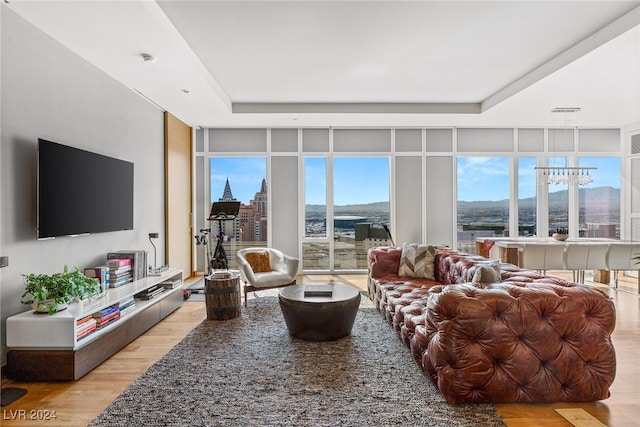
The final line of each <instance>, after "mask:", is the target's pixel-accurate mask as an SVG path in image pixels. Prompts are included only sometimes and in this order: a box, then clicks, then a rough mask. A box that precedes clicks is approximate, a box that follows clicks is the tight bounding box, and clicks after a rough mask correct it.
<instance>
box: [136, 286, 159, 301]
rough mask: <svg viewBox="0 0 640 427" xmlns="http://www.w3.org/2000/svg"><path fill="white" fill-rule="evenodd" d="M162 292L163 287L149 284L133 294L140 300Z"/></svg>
mask: <svg viewBox="0 0 640 427" xmlns="http://www.w3.org/2000/svg"><path fill="white" fill-rule="evenodd" d="M163 292H164V288H163V287H162V286H160V285H154V286H151V287H150V288H148V289H145V290H144V291H142V292H138V293H137V294H135V295H134V296H135V297H136V298H138V299H141V300H150V299H153V298H155V297H156V296H158V295H160V294H161V293H163Z"/></svg>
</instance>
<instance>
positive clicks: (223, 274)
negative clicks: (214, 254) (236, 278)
mask: <svg viewBox="0 0 640 427" xmlns="http://www.w3.org/2000/svg"><path fill="white" fill-rule="evenodd" d="M209 277H211V278H212V279H230V278H231V273H230V272H229V271H227V270H215V271H214V272H213V273H211V274H210V275H209Z"/></svg>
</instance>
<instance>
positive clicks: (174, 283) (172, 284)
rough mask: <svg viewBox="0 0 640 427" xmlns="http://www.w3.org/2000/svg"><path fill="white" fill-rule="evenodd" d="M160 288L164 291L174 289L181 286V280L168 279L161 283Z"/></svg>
mask: <svg viewBox="0 0 640 427" xmlns="http://www.w3.org/2000/svg"><path fill="white" fill-rule="evenodd" d="M160 286H162V287H163V288H165V289H175V288H177V287H180V286H182V279H168V280H165V281H164V282H161V283H160Z"/></svg>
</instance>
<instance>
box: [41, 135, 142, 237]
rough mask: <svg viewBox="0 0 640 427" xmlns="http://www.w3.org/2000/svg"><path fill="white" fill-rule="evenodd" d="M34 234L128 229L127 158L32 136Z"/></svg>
mask: <svg viewBox="0 0 640 427" xmlns="http://www.w3.org/2000/svg"><path fill="white" fill-rule="evenodd" d="M37 216H38V238H39V239H44V238H50V237H58V236H70V235H80V234H89V233H103V232H107V231H118V230H132V229H133V163H131V162H127V161H124V160H119V159H115V158H113V157H107V156H103V155H101V154H97V153H92V152H90V151H85V150H80V149H78V148H74V147H69V146H66V145H62V144H58V143H55V142H51V141H47V140H44V139H38V215H37Z"/></svg>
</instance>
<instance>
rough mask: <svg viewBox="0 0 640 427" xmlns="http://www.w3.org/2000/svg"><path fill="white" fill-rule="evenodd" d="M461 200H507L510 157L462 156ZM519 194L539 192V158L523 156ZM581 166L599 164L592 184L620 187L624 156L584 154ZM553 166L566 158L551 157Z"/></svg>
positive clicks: (552, 188) (557, 188) (555, 187)
mask: <svg viewBox="0 0 640 427" xmlns="http://www.w3.org/2000/svg"><path fill="white" fill-rule="evenodd" d="M457 161H458V200H463V201H474V200H503V199H508V198H509V159H508V158H507V157H458V158H457ZM518 164H519V176H520V178H519V182H518V185H519V187H518V196H519V197H520V198H521V199H522V198H527V197H534V196H535V194H536V170H535V169H534V167H535V165H536V159H535V157H520V158H519V163H518ZM579 164H580V165H581V166H595V167H597V168H598V169H597V170H594V171H590V173H591V176H592V177H593V183H592V184H591V185H589V187H603V186H611V187H614V188H620V159H619V158H616V157H581V158H580V159H579ZM549 165H551V166H564V165H565V158H564V157H561V158H560V157H558V158H555V159H550V160H549ZM566 189H567V186H566V185H550V186H549V191H550V192H555V191H561V190H566Z"/></svg>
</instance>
